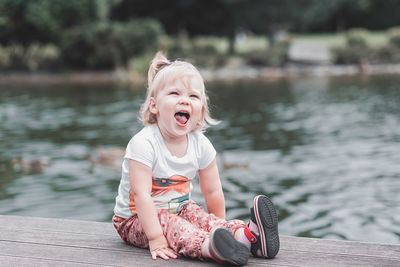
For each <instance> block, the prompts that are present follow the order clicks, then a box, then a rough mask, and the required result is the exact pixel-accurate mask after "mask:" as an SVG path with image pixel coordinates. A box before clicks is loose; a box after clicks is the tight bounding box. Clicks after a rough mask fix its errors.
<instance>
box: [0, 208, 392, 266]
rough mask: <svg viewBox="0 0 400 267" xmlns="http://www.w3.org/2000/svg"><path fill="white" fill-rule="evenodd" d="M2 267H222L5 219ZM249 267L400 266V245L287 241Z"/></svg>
mask: <svg viewBox="0 0 400 267" xmlns="http://www.w3.org/2000/svg"><path fill="white" fill-rule="evenodd" d="M0 266H176V267H179V266H182V267H190V266H217V265H216V264H214V263H212V262H200V261H197V260H190V259H185V258H179V259H176V260H169V261H168V262H166V261H164V260H161V259H158V260H152V259H151V257H150V253H149V251H148V250H145V249H139V248H135V247H132V246H129V245H127V244H125V243H124V242H122V241H121V240H120V239H119V237H118V236H117V234H116V232H115V230H114V228H113V226H112V224H111V223H100V222H89V221H76V220H64V219H47V218H36V217H20V216H3V215H0ZM248 266H291V267H294V266H318V267H320V266H324V267H326V266H400V244H399V245H398V244H376V243H364V242H353V241H338V240H325V239H315V238H299V237H290V236H282V237H281V250H280V252H279V254H278V255H277V257H276V258H275V259H273V260H265V259H256V258H253V257H251V258H250V259H249V263H248Z"/></svg>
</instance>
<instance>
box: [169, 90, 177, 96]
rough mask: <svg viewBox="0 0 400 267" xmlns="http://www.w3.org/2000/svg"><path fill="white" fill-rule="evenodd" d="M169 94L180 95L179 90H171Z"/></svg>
mask: <svg viewBox="0 0 400 267" xmlns="http://www.w3.org/2000/svg"><path fill="white" fill-rule="evenodd" d="M169 94H170V95H178V92H177V91H171V92H169Z"/></svg>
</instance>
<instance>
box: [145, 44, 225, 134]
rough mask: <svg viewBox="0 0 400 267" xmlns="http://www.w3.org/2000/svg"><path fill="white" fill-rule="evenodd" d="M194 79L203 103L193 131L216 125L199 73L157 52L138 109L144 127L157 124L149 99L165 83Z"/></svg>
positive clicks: (188, 65)
mask: <svg viewBox="0 0 400 267" xmlns="http://www.w3.org/2000/svg"><path fill="white" fill-rule="evenodd" d="M192 77H194V78H196V79H197V80H198V81H199V82H200V84H201V88H196V89H199V90H200V94H201V100H202V103H203V116H202V118H201V119H200V122H199V123H198V126H197V127H196V128H195V131H199V130H200V131H204V130H205V129H206V128H208V127H209V126H212V125H216V124H218V123H219V121H217V120H215V119H213V118H211V116H210V109H209V107H208V96H207V94H206V91H205V86H204V80H203V78H202V77H201V75H200V72H199V71H198V70H197V69H196V68H195V67H194V66H193V65H192V64H190V63H188V62H186V61H180V60H175V61H169V60H168V59H167V58H166V57H165V55H164V54H163V53H162V52H157V54H156V55H155V56H154V58H153V60H152V61H151V65H150V68H149V72H148V75H147V79H148V87H147V94H146V100H145V101H144V103H143V105H142V107H141V109H140V120H141V121H142V122H143V124H144V125H149V124H155V123H157V115H156V114H153V113H151V112H150V109H149V108H150V99H151V98H152V97H156V96H157V94H158V92H160V90H162V89H163V88H164V86H165V83H166V82H168V81H173V80H174V79H177V78H183V79H185V81H184V82H185V84H186V83H187V82H188V79H187V78H192Z"/></svg>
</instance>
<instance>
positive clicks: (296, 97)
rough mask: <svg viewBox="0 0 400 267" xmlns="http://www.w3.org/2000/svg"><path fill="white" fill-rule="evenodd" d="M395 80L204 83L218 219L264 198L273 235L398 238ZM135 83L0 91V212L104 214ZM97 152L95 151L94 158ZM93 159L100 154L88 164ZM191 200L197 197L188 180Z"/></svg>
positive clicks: (126, 135) (138, 95) (136, 93)
mask: <svg viewBox="0 0 400 267" xmlns="http://www.w3.org/2000/svg"><path fill="white" fill-rule="evenodd" d="M399 82H400V77H375V78H373V79H368V80H365V79H361V78H359V79H357V78H352V79H350V78H348V79H325V78H302V79H297V80H288V81H280V82H272V83H264V84H262V83H236V84H234V85H222V84H213V85H208V89H209V92H210V98H211V102H212V109H213V114H214V115H215V117H217V118H218V119H221V120H223V122H222V123H221V124H220V125H218V126H216V127H213V128H212V129H210V130H209V131H208V133H207V134H208V136H209V137H210V139H211V140H212V141H213V143H214V145H215V147H216V148H217V150H218V151H219V152H220V153H219V154H220V157H219V158H218V162H219V166H220V171H221V176H222V180H223V185H224V190H225V193H226V196H225V197H226V202H227V209H228V217H229V218H241V219H248V217H249V214H248V208H249V206H250V202H251V199H252V197H253V196H254V195H255V194H260V193H263V194H267V195H269V196H271V197H272V198H273V201H274V203H275V204H276V206H277V208H278V210H279V217H280V232H281V233H282V234H287V235H296V236H310V237H323V238H339V239H351V240H364V241H374V242H389V243H399V241H400V207H399V203H400V194H399V193H398V191H399V190H400V179H399V178H400V165H399V163H400V153H399V151H400V142H399V141H400V105H399V102H400V90H399V89H400V88H399V84H400V83H399ZM143 97H144V91H143V90H134V89H129V88H117V87H104V88H100V87H96V88H93V87H92V88H88V87H81V88H80V87H58V86H56V87H38V88H15V87H7V86H2V88H1V89H0V122H1V123H0V214H13V215H26V216H41V217H60V218H73V219H85V220H98V221H108V220H109V219H110V217H111V216H112V209H113V205H114V198H115V194H116V191H117V187H118V182H119V175H120V173H119V170H118V164H119V161H118V159H117V160H116V161H115V162H114V161H112V160H111V161H110V160H109V158H110V157H111V158H112V157H113V156H114V155H116V156H117V157H118V151H120V149H121V148H122V149H123V148H124V147H125V145H126V143H127V142H128V141H129V139H130V137H131V135H132V134H133V133H135V132H137V131H138V130H139V129H140V128H141V125H140V124H139V123H138V122H137V120H136V116H137V110H138V108H139V106H140V104H141V102H142V100H143ZM102 155H103V156H104V157H105V159H103V161H102ZM99 161H100V162H99ZM194 198H195V199H196V200H198V201H199V202H201V197H200V194H199V193H198V189H197V190H196V191H195V193H194Z"/></svg>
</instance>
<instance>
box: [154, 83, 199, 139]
mask: <svg viewBox="0 0 400 267" xmlns="http://www.w3.org/2000/svg"><path fill="white" fill-rule="evenodd" d="M202 87H203V85H202V82H201V81H199V79H196V77H194V76H182V77H175V78H170V79H168V81H167V83H166V85H165V86H164V87H163V88H161V89H160V91H159V92H158V94H157V95H156V97H152V98H151V99H150V112H151V113H153V114H156V115H157V124H158V127H159V128H160V130H161V133H162V134H163V135H164V136H167V137H170V138H179V137H186V134H188V133H189V132H191V131H193V130H194V129H196V127H197V126H198V123H199V122H200V121H201V120H202V118H203V113H204V109H203V103H204V102H203V101H204V99H203V94H202V93H201V88H202Z"/></svg>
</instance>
